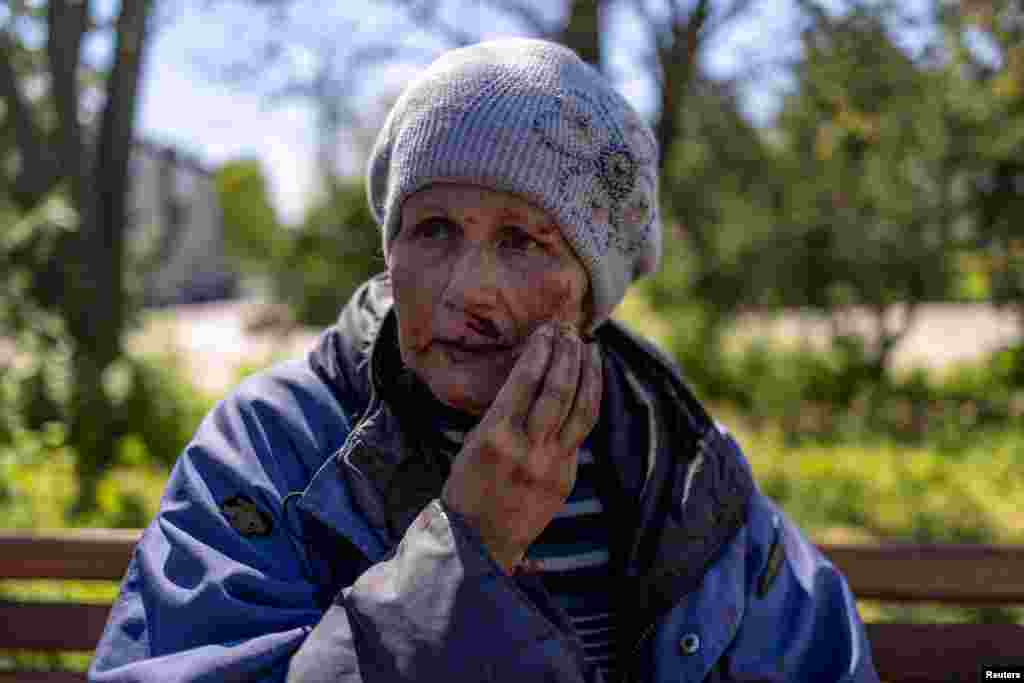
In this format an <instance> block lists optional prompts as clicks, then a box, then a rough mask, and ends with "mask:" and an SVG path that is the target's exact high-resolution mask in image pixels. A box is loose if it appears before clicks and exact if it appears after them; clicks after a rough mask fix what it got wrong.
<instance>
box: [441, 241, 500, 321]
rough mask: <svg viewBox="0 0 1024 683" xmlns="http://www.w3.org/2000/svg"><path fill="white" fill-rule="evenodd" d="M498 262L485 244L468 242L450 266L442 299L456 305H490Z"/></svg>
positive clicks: (470, 307)
mask: <svg viewBox="0 0 1024 683" xmlns="http://www.w3.org/2000/svg"><path fill="white" fill-rule="evenodd" d="M497 269H498V264H497V263H496V259H495V257H494V254H493V253H491V249H490V248H489V247H488V246H487V245H468V246H466V247H464V248H463V249H461V250H460V252H459V253H458V255H457V256H456V257H455V262H454V264H453V266H452V273H451V278H450V279H449V280H448V287H447V289H446V291H445V302H446V303H448V304H449V305H452V306H455V307H456V308H459V309H462V308H465V309H467V310H469V311H470V312H475V309H479V308H481V307H483V308H492V307H493V306H494V305H495V303H496V302H497V291H498V273H497Z"/></svg>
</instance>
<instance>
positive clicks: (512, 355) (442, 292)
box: [388, 183, 589, 415]
mask: <svg viewBox="0 0 1024 683" xmlns="http://www.w3.org/2000/svg"><path fill="white" fill-rule="evenodd" d="M388 271H389V272H390V275H391V282H392V286H393V291H394V297H395V311H396V314H397V318H398V341H399V347H400V348H401V352H402V360H403V362H404V363H405V364H406V366H408V367H409V368H410V369H411V370H412V371H413V372H415V373H416V375H417V376H418V377H419V378H420V379H421V380H422V381H424V382H425V383H426V384H427V386H429V387H430V390H431V392H432V393H433V394H434V396H436V397H437V398H438V399H439V400H441V401H443V402H444V403H446V404H448V405H449V406H452V407H453V408H457V409H459V410H462V411H463V412H466V413H469V414H472V415H483V413H484V412H486V410H487V407H488V406H489V405H490V404H491V402H492V401H493V400H494V398H495V396H496V395H497V394H498V391H499V390H500V389H501V386H502V385H503V384H504V383H505V379H506V378H507V377H508V374H509V372H510V371H511V370H512V367H513V366H514V365H515V362H516V359H518V358H519V354H520V353H521V352H522V348H523V344H524V342H525V341H526V340H527V338H528V337H529V336H530V333H531V332H532V331H533V330H534V329H536V328H537V327H538V326H540V325H541V324H542V323H544V322H546V321H548V320H558V321H562V322H566V323H570V324H571V325H573V326H574V327H575V328H576V329H577V330H580V329H582V328H583V326H584V325H585V323H586V319H585V317H584V316H585V310H586V309H587V303H586V302H587V301H588V300H589V297H588V294H589V278H588V276H587V271H586V270H585V269H584V267H583V264H582V263H580V261H579V259H578V258H577V257H576V255H575V253H574V252H573V251H572V248H571V247H570V246H569V243H568V242H566V240H565V238H564V237H563V236H562V232H561V230H559V229H558V226H557V225H556V224H555V222H554V221H553V220H552V218H551V216H549V215H548V213H547V212H545V211H544V210H543V209H540V208H539V207H536V206H534V205H533V204H531V203H529V202H527V201H526V200H524V199H521V198H519V197H517V196H515V195H512V194H508V193H505V192H496V191H493V190H489V189H485V188H482V187H477V186H474V185H462V184H452V183H441V184H434V185H431V186H429V187H427V188H425V189H423V190H421V191H419V192H417V193H415V194H413V195H411V196H410V197H409V198H408V199H406V201H405V203H404V204H403V205H402V216H401V227H400V229H399V233H398V235H397V236H396V237H395V239H394V241H393V242H392V245H391V248H390V250H389V255H388Z"/></svg>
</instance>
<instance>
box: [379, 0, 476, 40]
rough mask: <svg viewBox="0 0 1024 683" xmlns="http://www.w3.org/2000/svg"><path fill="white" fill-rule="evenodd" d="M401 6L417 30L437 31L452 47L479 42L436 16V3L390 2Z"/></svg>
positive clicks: (409, 0)
mask: <svg viewBox="0 0 1024 683" xmlns="http://www.w3.org/2000/svg"><path fill="white" fill-rule="evenodd" d="M391 1H392V2H393V3H395V4H396V5H399V6H401V7H402V8H404V9H405V11H406V12H407V13H408V14H409V18H410V19H412V20H413V22H414V23H415V24H416V26H417V27H418V28H425V29H430V30H433V31H437V32H438V33H440V34H441V36H442V37H443V38H444V39H445V40H446V41H447V42H448V43H450V44H452V45H453V46H454V47H465V46H466V45H472V44H473V43H476V42H478V41H479V40H480V36H477V35H474V34H472V33H468V32H466V31H463V30H462V29H460V28H458V27H457V26H453V25H451V24H449V23H448V22H446V21H444V20H443V19H441V18H440V17H438V16H437V3H433V2H417V0H391Z"/></svg>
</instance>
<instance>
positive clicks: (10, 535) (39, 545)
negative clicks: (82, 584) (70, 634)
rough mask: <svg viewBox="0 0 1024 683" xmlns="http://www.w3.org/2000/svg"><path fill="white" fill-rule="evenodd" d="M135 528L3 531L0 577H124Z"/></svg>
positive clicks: (0, 551) (111, 578)
mask: <svg viewBox="0 0 1024 683" xmlns="http://www.w3.org/2000/svg"><path fill="white" fill-rule="evenodd" d="M139 533H140V532H139V531H137V530H135V529H75V530H73V531H66V532H46V533H40V534H36V533H31V534H30V533H25V532H12V531H4V532H0V579H108V580H113V581H120V580H121V578H123V577H124V572H125V569H126V568H127V567H128V560H129V559H131V555H132V549H133V548H134V547H135V543H136V541H138V539H139Z"/></svg>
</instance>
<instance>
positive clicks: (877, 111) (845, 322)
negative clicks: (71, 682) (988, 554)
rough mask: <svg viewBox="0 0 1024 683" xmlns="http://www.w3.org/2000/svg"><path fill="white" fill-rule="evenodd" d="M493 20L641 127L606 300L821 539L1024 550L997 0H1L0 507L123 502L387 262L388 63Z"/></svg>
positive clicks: (84, 522) (896, 610)
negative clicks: (646, 231) (617, 99)
mask: <svg viewBox="0 0 1024 683" xmlns="http://www.w3.org/2000/svg"><path fill="white" fill-rule="evenodd" d="M509 35H528V36H538V37H546V38H549V39H552V40H557V41H560V42H562V43H565V44H567V45H569V46H570V47H572V48H574V49H575V50H576V51H577V52H578V53H579V54H580V55H581V56H582V57H584V58H585V59H587V60H588V61H590V62H592V63H593V64H594V65H595V66H597V67H598V68H599V69H601V70H602V71H603V72H604V73H605V74H607V76H608V78H609V79H610V80H611V81H612V82H613V83H614V84H615V85H616V87H618V88H619V89H620V90H621V91H622V93H623V94H624V95H625V96H626V97H627V98H628V99H629V100H630V101H631V102H633V103H634V105H635V106H636V107H637V109H638V110H640V111H641V112H642V113H643V114H644V115H645V116H646V117H647V119H648V120H649V122H650V123H651V125H652V126H653V128H654V129H655V131H656V133H657V136H658V138H659V140H660V143H661V149H662V153H663V156H662V160H661V170H662V181H661V182H662V184H661V205H662V211H663V215H664V224H665V231H666V233H665V257H664V261H663V263H662V266H661V269H660V271H659V272H658V273H657V274H656V275H653V276H651V277H649V278H646V279H644V280H642V281H641V282H639V283H636V284H635V285H634V286H633V287H632V288H631V290H630V292H629V294H628V296H627V299H626V301H625V302H624V303H623V304H622V306H621V307H620V309H619V310H618V312H617V313H616V317H617V318H619V319H621V320H624V321H626V322H627V323H628V324H629V325H631V326H633V327H634V328H635V329H637V330H639V331H640V332H641V333H643V334H645V335H647V336H648V337H649V338H651V339H652V340H654V341H655V342H656V343H657V344H659V345H660V346H661V347H662V348H664V349H665V350H667V351H668V352H670V353H671V354H672V355H673V356H674V357H675V358H676V359H678V361H679V364H680V366H681V368H682V369H683V372H684V374H685V375H686V377H687V379H688V381H689V382H690V383H691V384H692V386H693V387H694V389H695V391H696V392H697V394H698V395H699V396H700V397H701V398H702V399H704V400H705V401H707V402H709V403H710V404H711V405H712V406H713V408H714V411H715V414H716V415H717V416H718V418H719V419H720V420H721V421H722V422H723V423H725V424H726V425H727V426H728V427H729V428H730V430H731V431H733V432H734V433H735V434H736V435H737V436H738V438H739V440H740V442H741V443H742V444H743V446H744V447H745V450H746V452H747V454H748V456H749V457H750V459H751V461H752V464H753V466H754V468H755V470H756V474H757V475H758V478H759V481H760V483H761V486H762V487H763V489H764V490H765V491H766V492H767V493H768V494H769V495H771V496H772V497H773V498H774V499H776V500H777V501H779V502H780V503H781V504H782V505H783V507H784V508H785V509H786V510H787V511H788V512H789V514H790V515H792V516H793V518H794V519H796V520H797V522H798V523H800V524H801V525H802V526H803V527H804V528H805V529H806V530H807V531H808V532H809V533H810V535H811V536H812V538H814V540H816V541H819V542H837V543H877V542H881V541H892V540H901V541H917V542H960V543H963V542H970V543H998V544H1019V543H1021V542H1022V541H1024V513H1022V512H1021V508H1020V506H1019V505H1017V501H1018V500H1019V499H1021V498H1022V497H1024V340H1022V332H1024V3H1021V2H1019V1H1015V2H1008V1H994V2H979V1H976V0H972V1H966V0H965V1H962V2H954V1H950V0H914V1H912V2H908V1H898V2H897V1H894V2H866V1H864V2H854V1H850V2H846V1H844V0H833V1H829V2H824V1H821V2H819V1H816V0H723V1H722V2H714V3H712V2H709V1H706V0H348V1H347V2H346V1H343V2H338V1H336V0H334V1H321V0H123V1H122V2H121V3H118V2H116V1H115V0H49V1H47V0H3V2H0V527H3V528H25V529H28V528H31V529H43V528H45V529H53V528H58V527H125V528H138V527H142V526H145V524H146V523H147V522H148V520H149V519H150V518H151V517H152V515H153V514H154V512H155V510H156V507H157V504H158V500H159V497H160V494H161V491H162V487H163V484H164V482H165V480H166V477H167V474H168V472H169V468H170V466H171V465H172V464H173V462H174V460H175V458H176V457H177V456H178V455H179V453H180V452H181V450H182V448H183V447H184V445H185V444H186V443H187V441H188V440H189V438H190V436H191V434H192V432H193V431H194V429H195V428H196V426H197V424H198V422H199V420H201V418H202V417H203V415H204V414H205V413H206V411H208V410H209V409H210V408H211V407H212V405H213V404H214V403H215V402H216V401H217V400H218V399H219V398H220V397H222V396H223V395H224V394H225V393H226V392H227V391H229V390H230V388H231V387H232V386H233V385H234V384H235V383H237V382H238V381H239V380H240V379H241V378H242V377H244V376H245V375H246V374H248V373H251V372H253V371H256V370H258V369H260V368H263V367H266V366H267V365H269V364H272V363H274V362H277V361H279V360H282V359H284V358H288V357H294V356H298V355H301V354H302V353H303V352H304V350H305V349H306V348H308V346H309V344H310V343H311V341H312V340H313V339H314V338H315V335H316V334H317V332H318V331H319V330H321V329H322V328H323V327H324V326H326V325H329V324H330V323H331V322H333V320H334V319H335V317H336V316H337V314H338V312H339V310H340V308H341V306H342V305H343V304H344V302H345V301H346V300H347V299H348V297H349V296H350V294H351V293H352V291H353V289H354V288H355V287H356V286H357V285H358V284H359V283H361V282H363V281H364V280H365V279H366V278H368V277H369V276H370V275H372V274H374V273H376V272H379V271H381V270H383V259H382V256H381V252H380V238H379V233H378V231H377V229H376V227H375V225H374V223H373V221H372V219H371V217H370V215H369V212H368V208H367V205H366V197H365V191H364V184H363V183H364V181H363V177H362V173H363V166H364V162H365V159H366V156H367V154H368V150H369V147H370V145H371V144H372V141H373V138H374V136H375V135H376V132H377V128H378V126H379V125H380V123H381V122H382V121H383V118H384V116H385V114H386V112H387V110H388V107H389V105H390V103H391V102H393V101H394V98H395V97H396V96H397V95H398V93H399V92H400V90H401V88H402V86H403V84H404V83H405V82H406V80H407V79H408V78H409V77H410V76H411V75H412V74H415V73H416V72H417V70H418V69H421V68H422V67H423V66H424V65H425V64H427V63H429V62H430V61H431V60H432V59H433V58H435V57H437V56H438V55H439V54H440V53H441V52H442V51H444V50H445V49H447V48H451V47H455V46H458V45H464V44H468V43H473V42H476V41H479V40H482V39H488V38H495V37H499V36H509ZM8 584H9V585H8ZM114 591H115V586H113V585H106V584H104V585H96V584H87V583H86V582H81V583H78V584H61V585H56V584H50V583H39V582H36V583H29V584H26V583H25V582H22V583H18V582H8V583H6V584H3V585H0V594H2V593H3V592H7V593H11V594H15V595H17V594H20V593H24V592H31V593H32V594H33V595H52V596H67V595H73V596H76V597H77V598H83V596H84V598H85V599H96V600H99V601H104V600H106V601H109V600H110V599H112V597H113V595H114ZM862 612H863V614H864V616H865V618H866V619H869V620H872V621H884V620H887V619H898V620H902V621H908V620H920V621H937V620H938V621H997V622H998V621H1003V622H1019V623H1024V615H1022V612H1021V610H1019V609H1010V608H998V607H993V608H976V609H967V608H963V609H958V608H952V607H948V608H947V607H929V606H914V607H905V606H904V607H901V606H892V605H880V604H869V603H865V604H863V605H862ZM0 660H2V656H0Z"/></svg>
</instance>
